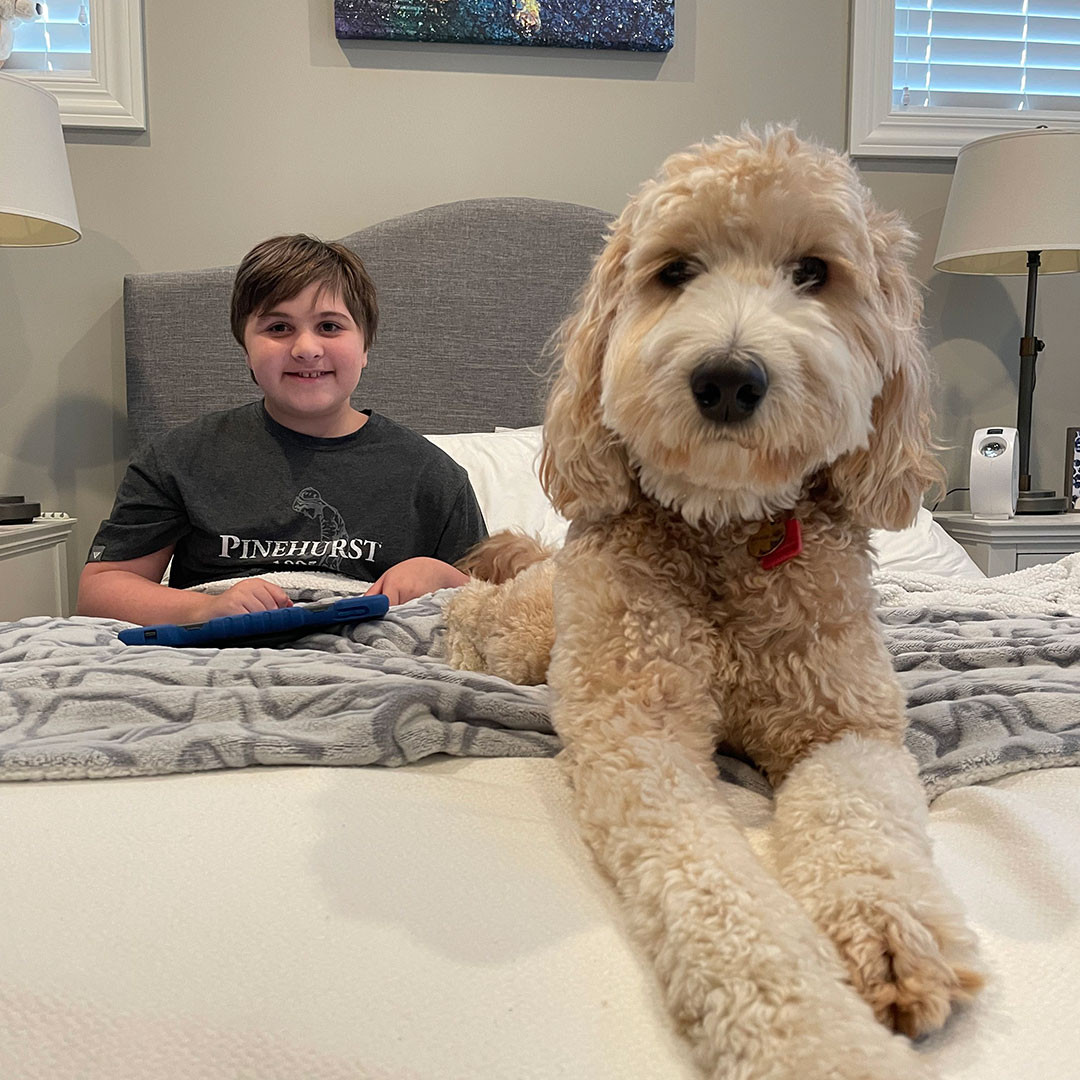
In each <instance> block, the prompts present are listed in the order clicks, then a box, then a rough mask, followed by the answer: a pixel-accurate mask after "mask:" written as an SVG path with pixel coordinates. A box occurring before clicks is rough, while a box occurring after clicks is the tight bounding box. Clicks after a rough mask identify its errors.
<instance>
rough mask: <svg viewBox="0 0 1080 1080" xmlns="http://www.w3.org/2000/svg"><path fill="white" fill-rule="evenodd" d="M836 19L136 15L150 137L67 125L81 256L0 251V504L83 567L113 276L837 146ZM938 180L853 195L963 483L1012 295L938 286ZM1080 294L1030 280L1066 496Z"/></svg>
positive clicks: (265, 1) (119, 425) (108, 461)
mask: <svg viewBox="0 0 1080 1080" xmlns="http://www.w3.org/2000/svg"><path fill="white" fill-rule="evenodd" d="M848 17H849V12H848V0H816V2H815V3H813V4H793V3H791V2H790V0H757V2H756V3H754V4H753V5H746V4H735V3H733V2H728V0H678V4H677V31H676V38H677V45H676V47H675V49H674V50H673V51H672V52H671V53H670V54H669V55H668V56H667V57H666V58H657V57H651V56H645V55H631V54H603V53H597V54H591V53H579V52H577V51H572V50H537V51H532V50H528V49H521V50H518V49H509V48H504V49H485V48H469V47H464V46H440V45H425V46H408V45H404V44H396V43H379V42H372V43H338V42H337V41H336V40H335V39H334V36H333V28H332V3H331V0H229V2H228V3H224V4H222V3H220V0H214V2H211V0H184V2H183V3H177V2H176V0H145V22H146V66H147V84H148V101H149V110H150V120H149V130H148V132H147V133H145V134H143V135H116V134H102V133H87V132H70V133H69V134H68V156H69V159H70V162H71V170H72V178H73V181H74V185H75V192H76V197H77V200H78V204H79V214H80V218H81V221H82V226H83V230H84V234H83V239H82V240H81V241H80V242H79V243H78V244H75V245H73V246H71V247H68V248H60V249H40V250H18V251H16V250H11V249H0V341H2V368H3V384H2V389H0V489H3V490H7V491H15V492H18V493H22V494H25V495H26V496H27V497H28V498H32V499H35V500H38V501H41V502H42V503H43V504H45V506H46V507H47V508H49V509H63V510H66V511H67V512H68V513H71V514H74V515H77V516H78V517H79V519H80V523H79V527H78V531H77V535H76V544H75V548H76V552H75V555H76V559H75V561H80V560H81V556H82V553H83V552H84V551H85V549H86V547H87V545H88V542H89V539H90V537H91V536H92V535H93V532H94V529H95V528H96V525H97V522H98V520H99V519H100V518H101V517H103V516H104V515H105V514H107V512H108V509H109V506H110V505H111V500H112V496H113V492H114V489H115V485H116V483H117V481H118V478H119V475H120V472H121V470H122V467H123V463H124V458H125V455H126V451H127V446H126V439H125V434H124V370H123V323H122V313H121V289H122V279H123V275H124V274H125V273H129V272H132V271H156V270H174V269H184V268H192V267H198V266H206V265H213V264H222V263H232V262H235V261H236V260H237V259H238V258H239V256H240V255H242V254H243V252H244V251H245V250H246V249H247V248H248V247H250V246H251V245H252V244H253V243H254V242H256V241H257V240H259V239H262V238H263V237H264V236H267V235H269V234H271V233H272V232H277V231H282V230H305V231H309V232H313V233H316V234H319V235H322V236H325V237H334V236H340V235H343V234H345V233H347V232H351V231H353V230H355V229H357V228H360V227H362V226H364V225H367V224H370V223H372V222H375V221H379V220H381V219H383V218H386V217H389V216H392V215H394V214H398V213H402V212H404V211H408V210H413V209H417V208H420V207H423V206H426V205H429V204H432V203H437V202H445V201H448V200H451V199H458V198H467V197H472V196H481V195H504V194H513V195H531V196H539V197H549V198H557V199H567V200H572V201H578V202H584V203H591V204H594V205H597V206H601V207H604V208H607V209H610V210H612V211H616V210H617V209H619V207H620V206H621V205H622V203H623V201H624V199H625V197H626V195H627V194H628V193H629V192H630V191H632V190H633V189H635V188H636V187H637V185H638V183H639V182H640V181H641V180H642V179H643V178H644V177H645V176H647V175H648V174H650V173H651V172H652V171H653V170H654V168H655V167H656V165H657V164H658V163H659V161H660V160H661V159H662V158H663V157H664V156H665V155H666V154H667V153H668V152H670V151H672V150H675V149H677V148H679V147H682V146H683V145H685V144H688V143H690V142H693V141H695V140H698V139H701V138H703V137H707V136H709V135H711V134H714V133H715V132H717V131H720V130H723V129H730V128H732V127H734V126H736V125H738V124H739V123H740V122H741V121H742V120H744V119H746V120H749V121H751V122H752V123H756V124H762V123H765V122H766V121H772V120H797V121H798V122H799V125H800V129H801V130H802V131H803V132H804V133H805V134H808V135H812V136H815V137H817V138H819V139H821V140H823V141H825V142H827V143H829V144H830V145H833V146H838V147H842V146H843V145H844V133H845V112H846V81H847V67H848V63H847V50H848V44H847V42H848ZM0 152H2V148H0ZM950 172H951V167H948V166H946V167H945V168H942V167H940V166H933V165H921V166H919V165H916V166H903V165H898V164H897V163H895V162H894V163H890V164H889V165H887V166H884V167H883V166H880V165H873V166H868V168H867V179H868V180H869V182H870V184H871V186H872V187H873V188H874V189H875V191H876V192H877V194H878V196H879V198H880V199H881V201H882V202H883V203H885V204H886V205H888V206H891V207H897V208H899V209H901V210H903V211H905V212H906V213H907V214H908V215H909V217H910V218H911V219H912V220H913V222H914V223H915V225H916V227H917V228H918V229H919V230H920V231H921V232H922V234H923V236H924V250H923V252H922V254H921V255H920V259H919V271H920V273H921V275H922V276H923V277H924V279H926V280H928V281H929V284H930V286H931V288H930V292H929V294H928V305H927V309H928V326H929V332H930V336H931V339H932V341H933V342H934V347H935V348H934V351H935V356H936V358H937V359H938V361H939V365H940V369H941V375H942V383H941V389H940V401H939V406H940V409H941V412H942V414H943V422H942V425H941V427H942V430H943V433H944V434H945V435H946V436H947V437H950V438H952V439H954V441H956V442H957V444H959V445H960V447H961V449H959V450H957V451H955V452H950V453H949V454H948V455H947V461H948V463H949V465H950V469H951V473H952V475H951V481H952V483H953V484H960V483H964V482H965V481H964V479H963V477H964V475H965V474H966V466H965V465H964V464H963V458H964V456H965V453H964V450H963V444H964V443H965V442H966V441H969V440H970V432H971V429H972V428H973V427H974V426H977V425H980V424H985V423H992V422H1002V423H1007V422H1009V421H1010V420H1011V419H1012V418H1013V416H1014V411H1015V391H1014V386H1015V380H1016V369H1017V366H1018V361H1017V360H1016V351H1017V343H1018V339H1019V336H1020V332H1021V315H1022V302H1023V294H1022V289H1021V286H1020V284H1019V283H1014V282H1008V283H1002V282H1001V281H1000V280H997V279H976V278H951V279H943V278H941V277H940V276H937V275H933V274H932V271H931V270H930V258H931V255H932V251H933V245H934V243H935V242H936V239H937V231H938V228H939V226H940V221H941V214H942V210H943V207H944V203H945V198H946V195H947V192H948V184H949V175H950ZM1014 285H1015V287H1014ZM1077 288H1080V283H1078V282H1077V280H1076V279H1075V278H1070V277H1066V278H1059V279H1048V280H1047V281H1046V282H1045V284H1044V286H1043V290H1042V297H1041V299H1042V302H1041V304H1040V315H1041V316H1042V321H1041V325H1040V331H1041V333H1042V336H1044V337H1045V338H1046V339H1047V341H1048V343H1049V345H1048V349H1047V353H1046V354H1045V359H1044V361H1043V374H1042V376H1041V381H1040V385H1039V389H1038V400H1037V406H1036V422H1037V424H1038V425H1039V428H1040V431H1039V438H1038V441H1037V445H1036V453H1035V464H1036V466H1037V467H1038V469H1039V470H1040V471H1041V472H1042V473H1043V475H1044V476H1045V477H1046V478H1047V479H1049V480H1050V481H1051V482H1052V483H1055V484H1058V485H1060V482H1061V472H1062V454H1063V442H1064V428H1065V426H1066V425H1067V424H1069V423H1073V424H1076V423H1080V401H1078V400H1077V398H1078V395H1077V391H1076V390H1075V389H1073V388H1072V386H1073V384H1074V383H1075V382H1076V380H1075V378H1070V377H1069V374H1070V373H1069V367H1070V365H1073V363H1074V356H1073V352H1074V348H1073V346H1072V345H1069V344H1066V342H1067V341H1069V338H1070V331H1072V332H1073V333H1074V334H1075V329H1076V325H1075V317H1074V316H1072V314H1071V312H1072V310H1073V309H1075V307H1076V299H1077V295H1076V294H1077ZM77 571H78V567H77V566H73V567H72V574H73V578H74V577H75V576H76V575H77Z"/></svg>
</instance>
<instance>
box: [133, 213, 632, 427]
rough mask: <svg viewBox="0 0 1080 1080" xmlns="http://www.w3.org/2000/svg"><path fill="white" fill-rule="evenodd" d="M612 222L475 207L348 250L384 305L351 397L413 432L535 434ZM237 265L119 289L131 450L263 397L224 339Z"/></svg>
mask: <svg viewBox="0 0 1080 1080" xmlns="http://www.w3.org/2000/svg"><path fill="white" fill-rule="evenodd" d="M610 219H611V215H610V214H608V213H606V212H605V211H602V210H596V209H594V208H592V207H586V206H577V205H575V204H573V203H560V202H548V201H545V200H541V199H521V198H504V199H471V200H466V201H463V202H454V203H446V204H444V205H442V206H434V207H431V208H429V209H427V210H420V211H417V212H416V213H413V214H406V215H404V216H403V217H399V218H394V219H392V220H390V221H384V222H381V223H379V224H377V225H372V226H370V227H369V228H366V229H361V230H360V231H359V232H356V233H352V234H351V235H350V236H346V237H344V239H343V243H345V244H346V245H347V246H348V247H350V248H352V249H353V250H354V251H356V252H357V253H358V254H359V255H360V256H361V258H362V259H363V260H364V263H365V265H366V266H367V268H368V271H369V272H370V274H371V276H372V278H373V279H374V281H375V288H376V290H377V292H378V297H379V309H380V317H379V331H378V339H377V341H376V344H375V347H374V349H372V350H371V359H370V363H369V365H368V368H367V370H366V371H365V372H364V377H363V379H361V381H360V386H359V388H358V390H357V393H356V395H355V399H354V400H355V403H356V405H357V406H358V407H360V408H368V407H371V408H374V409H376V410H377V411H379V412H381V413H383V414H385V415H386V416H390V417H392V418H393V419H395V420H398V421H400V422H401V423H404V424H407V425H409V426H410V427H412V428H414V429H415V430H417V431H421V432H424V433H427V434H444V433H447V432H454V431H490V430H491V429H492V427H494V426H495V425H496V424H500V425H505V426H507V427H521V426H525V425H528V424H535V423H538V422H539V420H540V419H541V417H542V412H543V398H544V395H545V392H546V387H547V374H546V366H547V365H546V363H545V362H544V361H542V359H541V356H542V353H543V351H544V347H545V345H546V343H547V341H548V339H549V337H550V335H551V334H552V332H553V331H554V330H555V328H556V327H557V326H558V324H559V323H560V322H561V321H562V319H563V318H564V317H565V316H566V315H567V314H569V312H570V310H571V307H572V305H573V301H574V297H575V296H576V295H577V293H578V292H579V290H580V289H581V287H582V285H583V284H584V282H585V278H586V276H587V274H588V271H589V267H590V266H591V264H592V261H593V259H594V257H595V256H596V255H597V254H599V252H600V249H601V247H602V246H603V238H604V231H605V228H606V226H607V224H608V223H609V221H610ZM234 271H235V267H218V268H214V269H209V270H194V271H182V272H175V273H160V274H132V275H129V276H128V277H127V278H126V279H125V281H124V323H125V334H126V342H127V350H126V351H127V395H128V427H129V433H130V436H131V444H132V445H133V446H134V445H136V444H137V443H139V442H141V441H143V440H144V439H148V438H153V437H155V436H157V435H159V434H160V433H161V432H163V431H165V430H166V429H168V428H170V427H173V426H175V425H176V424H180V423H184V422H185V421H187V420H190V419H192V418H194V417H195V416H198V415H199V414H200V413H203V412H208V411H210V410H212V409H223V408H229V407H231V406H234V405H240V404H242V403H243V402H245V401H251V400H252V399H253V398H254V397H256V396H257V393H258V391H257V390H256V388H255V386H254V385H253V384H252V382H251V380H250V377H249V376H248V373H247V370H246V368H245V366H244V362H243V354H242V352H241V351H240V349H239V347H238V346H237V344H236V342H235V341H234V340H233V337H232V334H231V333H230V331H229V297H230V294H231V291H232V279H233V274H234Z"/></svg>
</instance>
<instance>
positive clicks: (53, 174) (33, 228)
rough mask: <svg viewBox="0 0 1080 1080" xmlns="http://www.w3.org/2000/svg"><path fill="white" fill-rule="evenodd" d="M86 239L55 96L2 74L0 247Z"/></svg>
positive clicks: (0, 108) (0, 94)
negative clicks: (76, 202) (80, 226)
mask: <svg viewBox="0 0 1080 1080" xmlns="http://www.w3.org/2000/svg"><path fill="white" fill-rule="evenodd" d="M81 235H82V234H81V232H80V230H79V215H78V212H77V211H76V209H75V193H74V192H73V191H72V190H71V172H70V171H69V169H68V159H67V151H66V149H65V148H64V129H63V126H62V125H61V123H60V107H59V105H57V103H56V98H54V97H53V96H52V94H50V93H48V92H47V91H45V90H42V89H41V88H40V87H37V86H34V85H33V84H32V83H30V82H27V81H26V80H25V79H21V78H19V77H18V76H15V75H3V74H0V246H3V247H49V246H52V245H54V244H70V243H72V242H73V241H75V240H78V239H79V237H80V236H81Z"/></svg>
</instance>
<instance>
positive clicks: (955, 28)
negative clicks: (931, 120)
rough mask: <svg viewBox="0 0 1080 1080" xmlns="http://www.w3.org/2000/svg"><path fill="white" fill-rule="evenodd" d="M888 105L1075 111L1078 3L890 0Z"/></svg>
mask: <svg viewBox="0 0 1080 1080" xmlns="http://www.w3.org/2000/svg"><path fill="white" fill-rule="evenodd" d="M892 106H893V109H894V110H895V109H912V110H915V109H936V108H943V109H959V110H963V111H965V112H969V111H970V110H973V109H974V110H983V109H992V110H1002V111H1009V112H1021V113H1023V112H1046V111H1049V112H1074V113H1075V112H1080V0H895V21H894V39H893V79H892Z"/></svg>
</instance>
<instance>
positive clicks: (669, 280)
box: [656, 259, 698, 289]
mask: <svg viewBox="0 0 1080 1080" xmlns="http://www.w3.org/2000/svg"><path fill="white" fill-rule="evenodd" d="M697 275H698V270H697V268H696V267H694V266H691V265H690V263H688V262H687V261H686V260H685V259H672V261H671V262H669V263H667V264H666V265H664V266H662V267H660V272H659V273H658V274H657V275H656V280H657V281H659V282H660V284H661V285H666V286H667V287H668V288H669V289H677V288H679V287H680V286H681V285H685V284H686V283H687V282H688V281H691V280H692V279H693V278H695V277H697Z"/></svg>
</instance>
